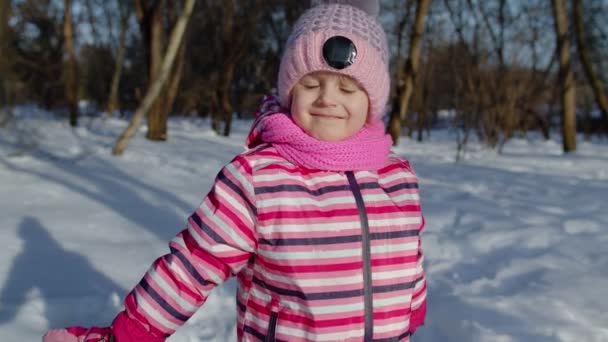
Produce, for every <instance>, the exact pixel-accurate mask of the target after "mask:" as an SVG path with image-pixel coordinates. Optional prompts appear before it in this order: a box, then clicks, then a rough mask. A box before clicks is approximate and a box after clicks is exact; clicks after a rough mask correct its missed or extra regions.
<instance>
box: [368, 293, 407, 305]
mask: <svg viewBox="0 0 608 342" xmlns="http://www.w3.org/2000/svg"><path fill="white" fill-rule="evenodd" d="M411 301H412V295H411V294H408V295H404V296H395V297H390V298H380V299H378V298H374V308H382V307H385V306H393V305H397V304H399V303H410V302H411Z"/></svg>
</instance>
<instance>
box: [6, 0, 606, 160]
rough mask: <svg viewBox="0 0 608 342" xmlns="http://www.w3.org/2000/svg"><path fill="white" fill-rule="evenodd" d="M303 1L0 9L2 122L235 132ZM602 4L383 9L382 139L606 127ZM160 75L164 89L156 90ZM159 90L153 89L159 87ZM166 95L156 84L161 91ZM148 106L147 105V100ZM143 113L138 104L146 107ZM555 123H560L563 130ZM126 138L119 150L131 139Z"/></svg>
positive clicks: (395, 4)
mask: <svg viewBox="0 0 608 342" xmlns="http://www.w3.org/2000/svg"><path fill="white" fill-rule="evenodd" d="M308 6H309V4H308V1H293V0H263V1H262V0H250V1H236V0H234V1H220V0H198V1H194V0H178V1H166V0H133V1H125V0H122V1H121V0H110V1H106V0H13V1H9V0H0V124H2V123H4V122H7V121H9V120H10V117H11V108H13V107H14V106H15V105H18V104H36V105H39V106H40V107H42V108H44V109H47V110H52V111H53V112H56V113H59V114H60V115H64V116H65V118H66V120H69V122H70V123H71V125H72V126H77V125H78V119H79V117H80V116H82V115H98V114H99V113H103V115H107V116H120V117H124V118H126V119H128V120H131V125H130V126H129V128H130V132H127V131H128V130H129V128H128V129H127V130H126V131H125V132H124V133H123V134H122V136H120V137H119V138H118V139H117V142H116V145H115V146H114V153H115V154H121V153H122V151H124V149H125V148H126V146H127V143H128V140H129V139H130V137H131V136H132V135H133V134H134V129H135V128H137V126H139V125H140V123H142V122H143V119H146V120H145V122H146V123H145V124H146V125H147V133H146V136H147V138H148V139H151V140H158V141H164V140H166V139H169V134H168V132H167V119H168V118H169V117H171V116H203V117H209V118H210V123H211V125H212V127H213V129H214V130H215V131H216V132H218V134H220V135H224V136H228V135H230V132H231V127H232V119H233V118H234V117H250V116H251V115H252V114H253V112H254V111H255V109H256V105H257V103H258V102H259V100H260V99H261V96H263V95H264V94H269V93H272V92H273V91H274V87H275V84H276V75H277V70H278V64H279V61H280V56H281V52H282V49H283V45H284V42H285V41H286V39H287V36H288V34H289V32H290V27H291V26H292V25H293V23H294V21H295V20H296V19H297V18H298V16H299V14H300V13H301V12H302V11H304V10H305V9H306V8H307V7H308ZM607 13H608V1H606V0H572V1H566V0H552V1H541V0H531V1H519V0H485V1H480V0H381V18H380V19H381V21H382V24H383V26H384V28H385V30H386V32H387V34H388V38H389V43H390V48H391V70H392V72H393V74H392V78H393V79H392V98H391V105H390V106H389V108H388V111H389V113H390V114H389V115H387V124H388V126H387V127H388V131H389V132H390V133H391V135H392V136H393V139H394V140H395V142H396V143H397V140H398V139H399V136H401V135H408V136H410V137H412V136H414V137H415V138H416V139H418V140H419V141H423V140H424V139H425V138H426V137H428V136H429V135H430V133H431V128H432V127H434V126H438V125H440V126H446V125H447V126H449V127H450V128H452V129H454V130H455V131H456V133H457V134H456V135H455V136H456V139H457V140H458V144H457V146H458V149H459V150H461V149H462V148H463V147H464V146H466V144H467V142H468V141H469V140H470V139H472V138H473V139H478V140H479V141H481V142H482V143H483V144H484V145H486V146H488V147H490V148H494V149H496V150H497V151H498V152H500V151H501V148H502V146H504V144H505V143H506V142H507V141H508V140H509V139H511V138H512V137H514V136H522V135H526V134H527V133H528V132H530V131H538V132H541V133H542V136H544V137H545V138H546V139H548V138H549V137H550V135H551V134H561V135H562V138H563V139H562V143H563V150H564V151H566V152H568V151H574V150H576V139H577V133H584V135H583V136H584V137H590V136H593V135H605V134H606V133H607V132H608V93H607V92H606V84H607V82H608V29H607V28H606V26H605V25H602V23H606V22H608V14H607ZM155 81H156V82H155ZM154 83H156V87H153V84H154ZM155 88H156V89H155ZM146 100H147V101H146ZM138 109H139V111H138ZM553 128H555V129H553ZM121 141H122V142H121Z"/></svg>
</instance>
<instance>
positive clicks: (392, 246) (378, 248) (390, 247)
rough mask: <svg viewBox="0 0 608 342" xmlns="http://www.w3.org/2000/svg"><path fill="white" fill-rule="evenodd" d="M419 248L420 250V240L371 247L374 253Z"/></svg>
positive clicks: (415, 249)
mask: <svg viewBox="0 0 608 342" xmlns="http://www.w3.org/2000/svg"><path fill="white" fill-rule="evenodd" d="M417 250H418V241H414V242H406V243H398V244H397V243H393V244H386V245H379V246H372V248H371V251H372V253H374V254H376V253H392V252H403V251H417Z"/></svg>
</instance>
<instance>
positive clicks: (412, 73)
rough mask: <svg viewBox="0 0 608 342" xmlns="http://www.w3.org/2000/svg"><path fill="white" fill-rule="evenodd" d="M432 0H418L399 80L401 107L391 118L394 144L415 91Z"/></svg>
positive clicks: (397, 139) (390, 129)
mask: <svg viewBox="0 0 608 342" xmlns="http://www.w3.org/2000/svg"><path fill="white" fill-rule="evenodd" d="M430 3H431V1H430V0H418V1H417V5H416V19H415V22H414V27H413V28H412V36H411V39H410V50H409V54H408V58H407V61H406V63H405V72H404V74H403V79H401V80H397V82H399V83H398V84H401V82H403V83H402V84H403V87H402V88H400V89H399V94H400V95H399V96H400V99H399V108H398V112H397V111H396V108H393V110H392V112H391V116H390V120H389V126H388V130H389V133H390V135H391V137H392V138H393V144H394V145H397V143H398V142H399V135H400V133H401V122H403V120H405V118H406V114H407V109H408V104H409V101H410V98H411V97H412V93H413V92H414V81H415V78H416V72H417V71H418V64H419V59H420V50H421V45H422V33H423V30H424V23H425V18H426V15H427V12H428V9H429V5H430Z"/></svg>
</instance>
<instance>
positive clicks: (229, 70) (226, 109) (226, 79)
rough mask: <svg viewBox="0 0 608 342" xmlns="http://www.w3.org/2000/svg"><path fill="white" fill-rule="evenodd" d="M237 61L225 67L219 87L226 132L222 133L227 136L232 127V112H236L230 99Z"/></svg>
mask: <svg viewBox="0 0 608 342" xmlns="http://www.w3.org/2000/svg"><path fill="white" fill-rule="evenodd" d="M235 64H236V63H231V64H230V65H227V66H226V67H225V68H224V73H223V75H222V76H221V77H220V80H221V81H220V87H219V96H218V97H219V101H220V103H219V104H220V110H221V111H222V116H223V117H224V132H222V135H223V136H225V137H227V136H229V135H230V130H231V129H232V113H233V112H234V110H233V108H232V101H230V84H231V83H232V78H233V76H234V67H235Z"/></svg>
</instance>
